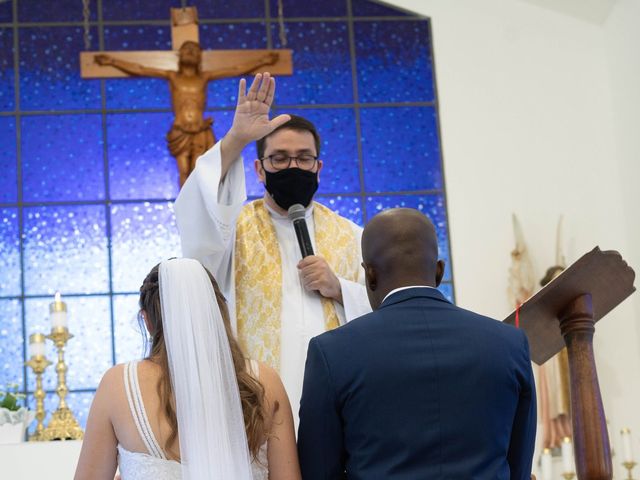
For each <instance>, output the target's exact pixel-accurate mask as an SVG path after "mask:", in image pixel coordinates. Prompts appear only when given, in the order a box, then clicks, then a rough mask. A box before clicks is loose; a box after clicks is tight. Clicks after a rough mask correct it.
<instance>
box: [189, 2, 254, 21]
mask: <svg viewBox="0 0 640 480" xmlns="http://www.w3.org/2000/svg"><path fill="white" fill-rule="evenodd" d="M189 5H193V6H195V7H197V9H198V17H200V19H201V20H202V19H210V18H212V19H216V20H220V19H221V18H264V0H234V1H233V2H229V1H228V0H195V1H194V0H192V1H190V2H189Z"/></svg>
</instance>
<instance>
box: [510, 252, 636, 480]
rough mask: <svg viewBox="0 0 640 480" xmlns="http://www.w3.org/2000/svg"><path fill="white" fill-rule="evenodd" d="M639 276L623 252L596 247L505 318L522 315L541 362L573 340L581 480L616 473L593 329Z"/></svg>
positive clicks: (628, 292) (572, 369)
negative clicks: (613, 468) (621, 253)
mask: <svg viewBox="0 0 640 480" xmlns="http://www.w3.org/2000/svg"><path fill="white" fill-rule="evenodd" d="M634 279H635V273H634V271H633V269H632V268H631V267H629V266H628V265H627V263H626V262H625V261H624V260H623V259H622V257H621V256H620V254H619V253H618V252H614V251H605V252H603V251H601V250H600V248H598V247H596V248H594V249H593V250H592V251H591V252H589V253H587V254H585V255H583V256H582V257H581V258H580V259H579V260H578V261H576V262H575V263H574V264H573V265H571V266H570V267H569V268H567V269H566V270H565V271H564V272H562V273H561V274H560V275H559V276H558V277H557V278H556V279H555V280H553V281H552V282H550V283H549V284H547V285H546V286H545V287H544V288H543V289H542V290H540V291H539V292H538V293H536V294H535V295H534V296H533V297H531V298H530V299H529V300H527V301H526V302H525V303H524V304H523V305H522V306H521V307H520V308H519V309H518V311H517V312H513V313H512V314H511V315H510V316H509V317H507V318H506V319H505V320H504V321H505V323H510V324H515V323H516V316H517V317H518V319H519V326H520V328H522V329H523V330H524V332H525V333H526V335H527V338H528V340H529V346H530V349H531V359H532V360H533V361H534V362H536V363H537V364H538V365H542V364H543V363H544V362H546V361H547V360H549V359H550V358H551V357H552V356H553V355H555V354H556V353H558V352H559V351H560V350H561V349H562V348H563V347H564V346H565V345H566V346H567V352H568V355H569V376H570V392H571V418H572V422H573V437H574V444H573V445H574V453H575V460H576V474H577V476H578V479H579V480H605V479H606V480H610V479H611V477H612V475H613V472H612V464H611V450H610V448H609V435H608V433H607V426H606V418H605V414H604V408H603V406H602V397H601V395H600V387H599V385H598V374H597V371H596V364H595V359H594V356H593V334H594V332H595V322H597V321H598V320H600V319H601V318H602V317H604V316H605V315H606V314H607V313H609V312H610V311H611V310H612V309H613V308H615V307H616V306H617V305H619V304H620V303H621V302H622V301H623V300H624V299H626V298H627V297H628V296H629V295H631V294H632V293H633V292H634V291H635V287H634V286H633V281H634Z"/></svg>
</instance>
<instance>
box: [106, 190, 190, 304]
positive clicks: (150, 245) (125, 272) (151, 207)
mask: <svg viewBox="0 0 640 480" xmlns="http://www.w3.org/2000/svg"><path fill="white" fill-rule="evenodd" d="M111 230H112V235H111V244H112V252H113V254H112V255H113V289H114V291H116V292H137V291H138V290H139V289H140V285H142V281H143V280H144V278H145V277H146V276H147V273H149V270H151V268H152V267H153V266H154V265H156V264H157V263H159V262H161V261H162V260H166V259H168V258H171V257H179V256H181V255H180V252H181V249H180V237H179V235H178V228H177V226H176V223H175V217H174V214H173V204H172V203H133V204H119V205H112V207H111Z"/></svg>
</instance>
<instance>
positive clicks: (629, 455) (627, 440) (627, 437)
mask: <svg viewBox="0 0 640 480" xmlns="http://www.w3.org/2000/svg"><path fill="white" fill-rule="evenodd" d="M620 435H621V436H622V461H623V462H633V448H632V447H631V430H629V429H628V428H623V429H622V430H621V431H620Z"/></svg>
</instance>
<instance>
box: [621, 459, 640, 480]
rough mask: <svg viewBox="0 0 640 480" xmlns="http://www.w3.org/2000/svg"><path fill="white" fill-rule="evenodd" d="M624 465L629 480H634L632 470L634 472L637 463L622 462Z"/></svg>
mask: <svg viewBox="0 0 640 480" xmlns="http://www.w3.org/2000/svg"><path fill="white" fill-rule="evenodd" d="M622 465H624V468H626V469H627V472H628V473H627V475H628V476H627V480H633V474H632V473H631V470H633V467H635V466H636V465H637V463H636V462H634V461H633V460H632V461H630V462H622Z"/></svg>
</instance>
